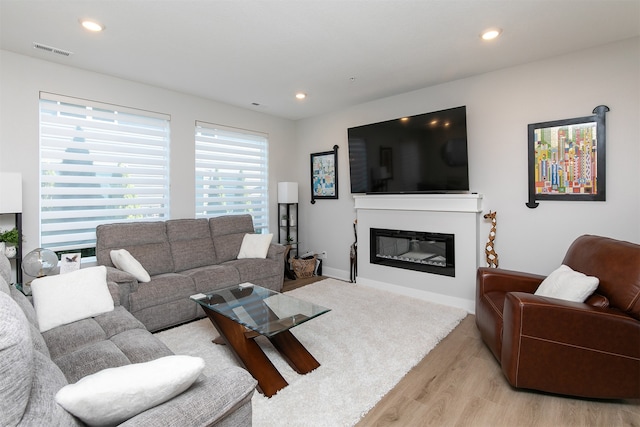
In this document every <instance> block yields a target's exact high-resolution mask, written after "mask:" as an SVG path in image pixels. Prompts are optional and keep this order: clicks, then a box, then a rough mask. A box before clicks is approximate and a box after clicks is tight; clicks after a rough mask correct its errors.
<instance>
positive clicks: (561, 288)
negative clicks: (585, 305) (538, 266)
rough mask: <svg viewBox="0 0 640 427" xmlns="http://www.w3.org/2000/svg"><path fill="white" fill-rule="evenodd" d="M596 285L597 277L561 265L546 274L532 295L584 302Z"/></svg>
mask: <svg viewBox="0 0 640 427" xmlns="http://www.w3.org/2000/svg"><path fill="white" fill-rule="evenodd" d="M597 287H598V278H597V277H593V276H587V275H585V274H583V273H580V272H579V271H573V270H572V269H571V268H570V267H567V266H566V265H561V266H560V267H558V268H557V269H556V270H554V271H553V272H552V273H551V274H549V276H547V277H546V278H545V279H544V280H543V281H542V283H540V286H538V289H537V290H536V291H535V293H534V295H538V296H541V297H551V298H558V299H563V300H566V301H574V302H584V301H585V300H586V299H587V298H588V297H589V295H591V294H592V293H593V291H595V290H596V288H597Z"/></svg>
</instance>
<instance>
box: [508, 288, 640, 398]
mask: <svg viewBox="0 0 640 427" xmlns="http://www.w3.org/2000/svg"><path fill="white" fill-rule="evenodd" d="M503 315H504V322H503V328H504V329H503V335H502V338H503V341H502V354H501V356H502V357H501V363H502V370H503V372H504V374H505V376H506V377H507V379H508V380H509V382H510V383H511V384H512V385H513V386H515V387H522V388H532V389H536V390H543V391H547V392H552V393H561V394H570V395H575V396H583V397H596V398H637V397H640V322H638V321H637V320H635V319H634V318H632V317H631V316H628V315H627V314H625V313H623V312H621V311H618V310H614V309H609V308H601V307H593V306H590V305H588V304H584V303H576V302H570V301H564V300H559V299H556V298H548V297H539V296H536V295H532V294H528V293H521V292H512V293H507V295H506V298H505V304H504V310H503ZM612 379H616V380H615V381H613V380H612Z"/></svg>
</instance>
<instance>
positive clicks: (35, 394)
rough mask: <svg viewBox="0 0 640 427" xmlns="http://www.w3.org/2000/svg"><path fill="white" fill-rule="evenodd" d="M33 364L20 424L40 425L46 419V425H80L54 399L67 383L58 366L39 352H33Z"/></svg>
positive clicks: (80, 424)
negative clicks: (29, 391)
mask: <svg viewBox="0 0 640 427" xmlns="http://www.w3.org/2000/svg"><path fill="white" fill-rule="evenodd" d="M33 366H34V367H33V369H34V376H33V383H32V385H31V396H30V398H29V403H28V405H27V409H26V411H25V413H24V415H23V417H22V420H21V423H20V425H23V426H41V425H43V424H44V423H43V421H45V420H46V425H48V426H54V425H55V426H82V425H83V424H82V423H81V422H80V421H79V420H78V419H77V418H74V417H73V415H71V414H70V413H69V412H67V411H66V410H64V408H63V407H62V406H60V405H58V404H57V403H56V401H55V395H56V393H57V392H58V390H60V389H61V388H62V387H64V386H66V385H67V380H66V379H65V377H64V375H63V374H62V372H61V371H60V368H58V366H56V364H55V363H53V362H52V361H51V359H49V358H47V357H46V356H44V355H43V354H41V353H39V352H34V365H33Z"/></svg>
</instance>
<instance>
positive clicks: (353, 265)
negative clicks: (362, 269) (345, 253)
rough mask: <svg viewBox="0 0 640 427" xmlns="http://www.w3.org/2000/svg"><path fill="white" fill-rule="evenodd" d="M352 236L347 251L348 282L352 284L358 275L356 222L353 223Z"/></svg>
mask: <svg viewBox="0 0 640 427" xmlns="http://www.w3.org/2000/svg"><path fill="white" fill-rule="evenodd" d="M353 236H354V238H355V240H354V241H353V243H352V244H351V248H350V250H349V260H350V263H349V265H350V267H349V282H351V283H354V282H355V281H356V276H357V275H358V220H357V219H356V220H355V221H353Z"/></svg>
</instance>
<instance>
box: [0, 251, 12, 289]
mask: <svg viewBox="0 0 640 427" xmlns="http://www.w3.org/2000/svg"><path fill="white" fill-rule="evenodd" d="M0 277H2V278H3V279H4V281H5V282H6V283H11V262H10V261H9V258H7V257H6V256H4V254H0Z"/></svg>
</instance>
